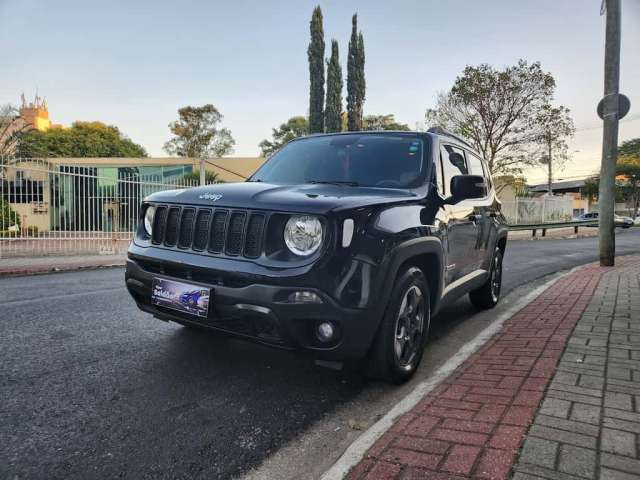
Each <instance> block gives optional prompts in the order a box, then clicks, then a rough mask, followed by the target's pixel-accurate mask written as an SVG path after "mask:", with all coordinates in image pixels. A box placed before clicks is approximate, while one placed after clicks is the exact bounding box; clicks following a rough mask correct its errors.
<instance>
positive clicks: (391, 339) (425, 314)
mask: <svg viewBox="0 0 640 480" xmlns="http://www.w3.org/2000/svg"><path fill="white" fill-rule="evenodd" d="M430 322H431V307H430V298H429V285H428V284H427V280H426V278H425V276H424V274H423V273H422V270H420V269H419V268H416V267H409V268H407V269H406V270H403V271H402V272H400V274H399V275H398V277H397V278H396V281H395V282H394V287H393V290H392V292H391V297H390V298H389V303H388V304H387V308H386V309H385V312H384V316H383V318H382V321H381V323H380V326H379V328H378V332H377V333H376V337H375V339H374V341H373V345H372V347H371V350H370V352H369V355H368V358H367V359H366V370H367V372H366V373H367V376H368V377H370V378H375V379H380V380H385V381H388V382H393V383H398V384H399V383H403V382H406V381H407V380H409V379H410V378H411V377H412V376H413V374H414V373H415V371H416V369H417V368H418V365H420V361H421V360H422V354H423V352H424V345H425V342H426V339H427V334H428V332H429V324H430ZM407 327H408V328H407ZM411 330H412V331H411ZM396 334H399V335H398V336H397V335H396Z"/></svg>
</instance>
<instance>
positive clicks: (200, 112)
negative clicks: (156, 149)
mask: <svg viewBox="0 0 640 480" xmlns="http://www.w3.org/2000/svg"><path fill="white" fill-rule="evenodd" d="M178 117H179V118H178V120H176V121H175V122H172V123H170V124H169V130H171V133H172V134H173V135H174V137H173V138H172V139H171V140H169V141H168V142H166V143H165V144H164V149H165V151H166V152H167V153H169V154H170V155H178V156H179V157H189V158H218V157H222V156H224V155H228V154H230V153H232V152H233V146H234V145H235V143H236V142H235V140H234V139H233V137H232V136H231V131H230V130H229V129H227V128H222V127H221V126H220V123H221V122H222V119H223V116H222V114H221V113H220V112H219V111H218V109H217V108H216V107H214V106H213V105H211V104H210V103H209V104H206V105H203V106H201V107H192V106H187V107H182V108H181V109H180V110H178Z"/></svg>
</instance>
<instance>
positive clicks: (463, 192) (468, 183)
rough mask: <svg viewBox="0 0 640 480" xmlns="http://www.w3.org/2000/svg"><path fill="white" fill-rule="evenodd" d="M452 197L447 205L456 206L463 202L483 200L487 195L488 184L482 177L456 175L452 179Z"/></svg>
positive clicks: (447, 201) (450, 189)
mask: <svg viewBox="0 0 640 480" xmlns="http://www.w3.org/2000/svg"><path fill="white" fill-rule="evenodd" d="M449 191H450V192H451V196H450V197H449V198H447V200H446V203H448V204H450V205H455V204H456V203H459V202H461V201H463V200H468V199H472V198H482V197H485V196H486V195H487V182H486V181H485V179H484V177H482V176H480V175H456V176H455V177H452V178H451V185H450V188H449Z"/></svg>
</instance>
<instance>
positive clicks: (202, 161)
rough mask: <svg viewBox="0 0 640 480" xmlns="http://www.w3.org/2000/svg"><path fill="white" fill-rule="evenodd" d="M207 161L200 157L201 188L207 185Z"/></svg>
mask: <svg viewBox="0 0 640 480" xmlns="http://www.w3.org/2000/svg"><path fill="white" fill-rule="evenodd" d="M204 169H205V160H204V157H200V186H202V185H204V184H205V183H206V178H207V177H206V176H205V170H204Z"/></svg>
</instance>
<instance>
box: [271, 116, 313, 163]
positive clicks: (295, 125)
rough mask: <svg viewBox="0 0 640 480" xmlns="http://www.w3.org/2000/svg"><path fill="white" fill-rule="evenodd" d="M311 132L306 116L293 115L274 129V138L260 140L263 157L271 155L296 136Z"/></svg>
mask: <svg viewBox="0 0 640 480" xmlns="http://www.w3.org/2000/svg"><path fill="white" fill-rule="evenodd" d="M308 134H309V122H308V121H307V119H306V118H305V117H291V118H290V119H289V120H287V121H286V123H283V124H282V125H280V126H279V127H278V128H274V129H273V133H272V139H271V140H267V139H265V140H263V141H262V142H260V145H259V147H260V149H261V151H262V156H263V157H269V156H271V155H273V154H274V153H275V152H276V151H278V150H279V149H280V148H282V146H284V145H285V144H286V143H288V142H290V141H291V140H293V139H294V138H298V137H302V136H304V135H308Z"/></svg>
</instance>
